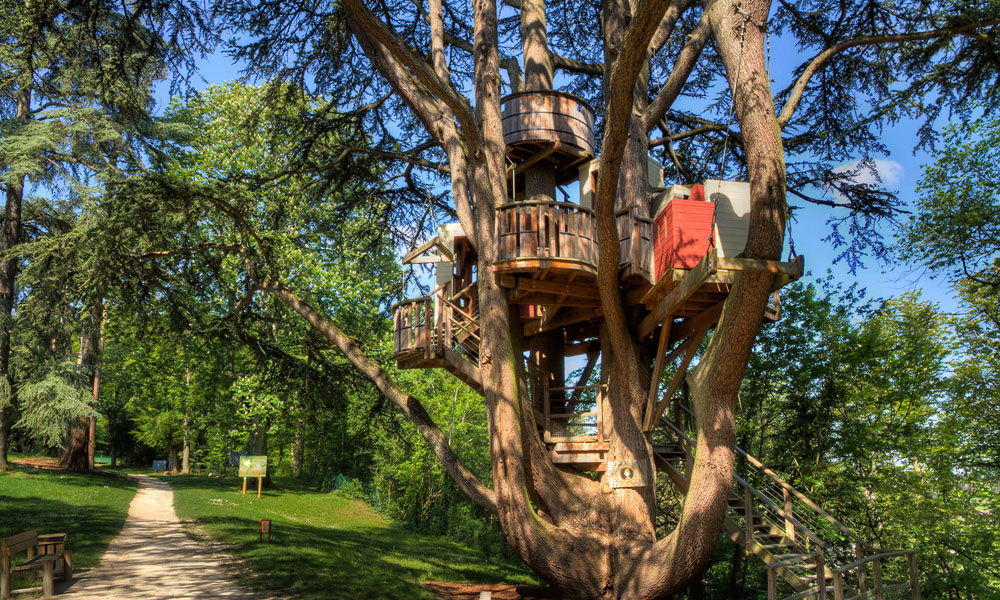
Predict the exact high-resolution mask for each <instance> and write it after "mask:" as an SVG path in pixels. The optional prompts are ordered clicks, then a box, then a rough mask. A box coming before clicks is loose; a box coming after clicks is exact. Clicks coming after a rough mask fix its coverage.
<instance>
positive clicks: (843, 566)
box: [661, 398, 920, 600]
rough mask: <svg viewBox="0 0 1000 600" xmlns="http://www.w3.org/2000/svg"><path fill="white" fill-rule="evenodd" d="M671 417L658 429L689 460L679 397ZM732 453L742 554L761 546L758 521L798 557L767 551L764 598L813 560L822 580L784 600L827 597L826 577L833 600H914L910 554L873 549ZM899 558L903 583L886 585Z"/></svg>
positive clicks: (691, 445) (687, 416)
mask: <svg viewBox="0 0 1000 600" xmlns="http://www.w3.org/2000/svg"><path fill="white" fill-rule="evenodd" d="M673 413H674V415H673V419H674V421H670V420H668V419H666V418H663V419H662V420H661V424H662V425H663V429H664V430H665V431H667V432H668V433H669V434H670V435H672V436H673V437H674V438H675V439H676V440H677V443H679V444H680V445H681V446H683V447H684V448H685V452H686V454H687V455H688V456H691V455H693V453H694V451H695V446H696V442H695V440H694V439H692V438H691V437H689V436H688V434H687V433H686V430H688V429H689V428H690V429H691V430H693V425H694V413H693V412H692V411H691V409H690V408H688V407H687V406H685V405H684V404H683V402H681V401H680V399H679V398H678V399H675V400H674V410H673ZM735 451H736V453H737V454H738V455H739V456H741V457H742V458H743V459H744V460H745V463H746V465H747V467H748V468H747V469H746V471H745V472H744V473H742V476H741V475H739V474H735V473H734V474H733V483H734V490H733V496H734V498H737V499H740V502H738V503H736V504H734V503H730V510H731V511H736V513H739V512H742V514H733V515H732V518H733V519H734V520H735V521H737V522H739V523H740V524H741V527H742V528H745V530H744V531H743V532H742V537H743V539H744V542H745V543H746V545H747V550H748V551H751V552H754V553H756V554H760V553H761V551H762V549H763V547H762V546H759V547H756V548H755V547H754V544H755V540H754V537H755V535H759V534H757V533H756V531H757V529H755V528H756V526H757V525H756V523H760V524H761V525H762V526H763V527H764V528H765V529H766V531H768V532H771V533H772V537H773V536H774V535H778V536H780V538H781V539H782V542H783V543H784V544H785V546H784V548H785V550H786V552H787V555H789V556H798V558H796V559H795V560H794V561H791V560H789V561H786V560H784V559H783V558H782V556H783V554H782V553H773V552H771V551H767V553H768V554H771V559H770V560H769V561H768V563H769V564H768V600H776V599H777V593H776V590H777V583H776V582H777V575H778V574H781V575H782V576H783V577H784V578H785V579H786V580H789V577H788V576H789V575H791V578H792V579H794V577H795V576H796V573H790V572H789V571H788V568H789V567H792V566H793V565H801V564H802V561H803V560H807V561H812V563H813V564H814V565H815V570H814V571H813V572H814V573H816V574H817V575H821V576H818V577H817V578H816V579H815V580H814V581H813V585H812V586H810V587H807V588H806V589H804V590H799V593H797V594H794V595H792V596H789V597H788V598H786V599H785V600H792V599H797V598H810V597H815V598H821V599H823V598H826V597H827V592H828V585H827V584H826V582H827V581H828V580H831V579H832V582H831V584H832V589H830V590H829V591H832V592H833V596H834V599H835V600H845V599H847V598H858V599H861V598H868V597H871V598H874V599H875V600H885V597H886V594H888V593H889V592H909V593H910V595H911V597H912V598H913V599H914V600H919V598H920V583H919V580H918V577H917V567H916V555H915V554H914V553H913V552H912V551H908V550H892V551H889V550H878V549H875V548H874V547H872V546H871V545H870V544H868V543H867V542H866V541H865V540H863V539H862V538H861V537H859V536H858V535H857V534H856V533H854V531H852V530H851V529H850V528H849V527H847V526H846V525H844V524H843V523H841V522H840V521H838V520H837V519H836V518H834V517H833V516H832V515H830V514H829V513H828V512H826V511H825V510H823V509H822V508H820V507H819V505H817V504H816V503H815V502H813V501H812V500H811V499H809V498H808V497H807V496H805V495H804V494H803V493H802V492H800V491H799V490H797V489H795V488H794V487H792V486H791V485H790V484H789V483H788V482H786V481H784V480H783V479H782V478H781V477H779V476H778V474H777V473H775V472H774V471H772V470H771V469H769V468H767V467H766V466H764V464H762V463H761V462H760V461H759V460H757V459H756V458H754V457H753V456H751V455H750V454H748V453H747V452H745V451H744V450H743V449H742V448H740V447H738V446H737V447H735ZM904 556H905V557H906V559H907V561H908V566H907V569H908V577H907V578H906V579H907V581H905V582H899V583H893V584H886V583H885V582H884V581H883V579H884V577H883V569H882V565H883V562H884V561H885V560H886V559H888V558H899V557H904ZM803 557H806V558H803ZM808 557H811V558H808ZM783 570H784V571H783ZM898 579H899V578H897V580H898ZM869 582H870V583H869Z"/></svg>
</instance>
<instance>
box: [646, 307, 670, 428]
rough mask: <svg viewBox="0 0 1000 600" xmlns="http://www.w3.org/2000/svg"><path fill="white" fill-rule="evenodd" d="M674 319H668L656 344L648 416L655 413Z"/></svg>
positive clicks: (648, 397) (648, 398)
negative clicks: (665, 354)
mask: <svg viewBox="0 0 1000 600" xmlns="http://www.w3.org/2000/svg"><path fill="white" fill-rule="evenodd" d="M673 322H674V320H673V319H667V320H666V321H664V323H663V327H661V328H660V341H659V342H657V344H656V362H655V363H654V364H653V378H652V379H651V380H650V382H649V394H647V395H646V414H647V415H648V414H649V413H651V412H653V403H654V402H656V392H657V391H658V390H659V387H660V378H661V377H663V367H664V365H665V364H666V361H665V360H664V359H663V355H664V353H665V352H666V351H667V342H668V341H670V325H671V324H672V323H673Z"/></svg>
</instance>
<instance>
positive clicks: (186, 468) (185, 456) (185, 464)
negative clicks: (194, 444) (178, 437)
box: [181, 406, 191, 475]
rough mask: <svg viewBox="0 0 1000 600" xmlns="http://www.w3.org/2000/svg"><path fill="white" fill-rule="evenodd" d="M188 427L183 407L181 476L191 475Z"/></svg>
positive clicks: (185, 411) (186, 414)
mask: <svg viewBox="0 0 1000 600" xmlns="http://www.w3.org/2000/svg"><path fill="white" fill-rule="evenodd" d="M190 431H191V430H190V426H189V418H188V410H187V407H186V406H185V407H184V446H183V450H182V451H181V475H190V474H191V444H190V440H189V438H190Z"/></svg>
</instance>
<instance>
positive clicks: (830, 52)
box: [778, 19, 1000, 129]
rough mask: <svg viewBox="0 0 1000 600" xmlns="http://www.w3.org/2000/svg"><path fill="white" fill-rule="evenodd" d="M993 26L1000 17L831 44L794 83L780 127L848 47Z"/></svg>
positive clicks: (944, 34)
mask: <svg viewBox="0 0 1000 600" xmlns="http://www.w3.org/2000/svg"><path fill="white" fill-rule="evenodd" d="M993 25H1000V19H992V20H989V21H977V22H975V23H966V24H964V25H956V26H955V27H944V28H941V29H934V30H932V31H921V32H916V33H899V34H893V35H874V36H865V37H860V38H855V39H853V40H845V41H843V42H840V43H839V44H835V45H833V46H830V47H829V48H827V49H826V50H824V51H823V52H820V53H819V54H818V55H816V58H814V59H812V61H810V63H809V65H808V66H806V69H805V71H803V72H802V74H801V75H799V78H798V79H797V80H796V81H795V84H794V85H793V86H792V91H791V93H790V94H789V96H788V101H787V102H785V106H784V107H783V108H782V109H781V114H780V115H779V116H778V126H779V127H781V128H782V129H784V128H785V126H787V125H788V122H789V121H791V120H792V115H793V114H794V113H795V109H796V108H797V107H798V105H799V101H801V100H802V95H803V94H804V93H805V90H806V86H807V85H809V80H810V79H812V76H813V75H815V74H816V73H817V72H818V71H819V70H820V69H822V68H823V67H825V66H826V64H827V63H828V62H829V61H830V59H831V58H833V57H834V56H836V55H837V54H839V53H841V52H843V51H845V50H849V49H851V48H857V47H859V46H878V45H882V44H898V43H902V42H915V41H920V40H932V39H935V38H940V37H946V36H955V35H964V34H968V33H969V32H971V31H972V30H974V29H978V28H980V27H990V26H993Z"/></svg>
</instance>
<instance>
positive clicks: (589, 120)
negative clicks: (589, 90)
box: [501, 90, 595, 192]
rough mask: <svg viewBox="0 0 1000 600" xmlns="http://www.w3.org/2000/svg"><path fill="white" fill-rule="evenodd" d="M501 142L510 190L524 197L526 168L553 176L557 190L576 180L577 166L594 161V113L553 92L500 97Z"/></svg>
mask: <svg viewBox="0 0 1000 600" xmlns="http://www.w3.org/2000/svg"><path fill="white" fill-rule="evenodd" d="M501 103H502V105H503V108H502V110H503V112H502V115H503V141H504V143H505V144H506V145H507V150H506V151H507V159H508V160H509V161H510V163H511V164H512V167H513V168H512V169H511V173H512V174H513V175H514V181H513V186H512V188H513V189H515V190H517V191H521V192H523V191H524V184H525V181H524V178H523V177H519V175H520V174H521V173H524V172H526V171H527V170H528V169H529V168H531V167H548V168H551V169H554V170H555V179H556V184H557V185H562V184H563V183H566V182H569V181H572V180H574V179H576V178H577V177H578V167H579V165H580V164H581V163H583V162H585V161H588V160H590V159H591V158H593V157H594V146H595V139H594V109H593V108H591V107H590V105H589V104H587V102H586V101H585V100H584V99H582V98H578V97H576V96H574V95H572V94H567V93H566V92H559V91H554V90H535V91H527V92H518V93H516V94H511V95H509V96H505V97H504V98H503V99H502V100H501Z"/></svg>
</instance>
